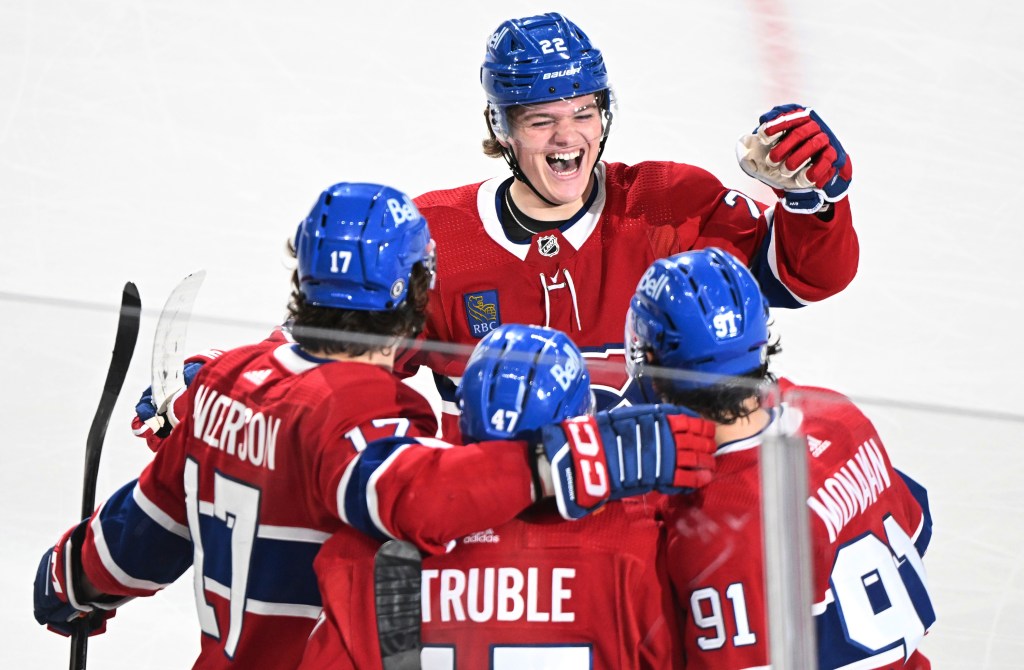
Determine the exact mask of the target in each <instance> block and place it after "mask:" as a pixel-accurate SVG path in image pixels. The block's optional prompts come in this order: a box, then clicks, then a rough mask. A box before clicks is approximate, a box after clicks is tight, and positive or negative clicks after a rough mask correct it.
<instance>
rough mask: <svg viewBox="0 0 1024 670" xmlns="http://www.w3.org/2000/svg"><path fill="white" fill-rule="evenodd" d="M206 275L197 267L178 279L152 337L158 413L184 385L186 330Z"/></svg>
mask: <svg viewBox="0 0 1024 670" xmlns="http://www.w3.org/2000/svg"><path fill="white" fill-rule="evenodd" d="M205 277H206V271H205V270H198V271H196V272H193V273H192V274H190V275H189V276H187V277H185V278H184V279H182V280H181V282H180V283H179V284H178V285H177V286H175V287H174V290H173V291H171V294H170V295H169V296H167V302H165V303H164V308H163V310H162V311H161V312H160V319H159V321H157V324H156V334H155V335H154V336H153V371H152V382H153V404H154V405H155V406H156V408H157V414H158V415H160V414H163V413H164V412H165V411H167V404H168V402H170V399H171V398H172V397H174V394H175V393H177V392H178V390H180V389H181V388H183V387H184V386H185V372H184V367H185V333H186V331H187V330H188V320H189V317H191V316H192V305H193V304H195V301H196V294H197V293H199V287H200V286H201V285H202V283H203V279H204V278H205Z"/></svg>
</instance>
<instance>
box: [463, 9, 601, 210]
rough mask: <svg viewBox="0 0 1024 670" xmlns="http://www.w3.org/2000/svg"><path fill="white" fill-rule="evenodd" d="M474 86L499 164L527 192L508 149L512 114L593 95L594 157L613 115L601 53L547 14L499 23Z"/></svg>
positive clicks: (573, 27) (568, 23) (569, 24)
mask: <svg viewBox="0 0 1024 670" xmlns="http://www.w3.org/2000/svg"><path fill="white" fill-rule="evenodd" d="M480 83H481V85H482V86H483V88H484V92H485V93H486V95H487V112H488V113H487V118H488V121H489V123H490V126H491V131H492V132H493V133H494V136H495V137H496V138H497V139H498V140H499V141H500V142H501V143H502V147H503V150H502V153H503V155H504V157H505V160H506V161H507V162H508V164H509V167H510V168H511V169H512V172H513V174H514V175H515V176H516V177H517V178H518V179H520V180H522V181H524V182H525V183H527V184H528V185H530V187H531V188H533V185H532V184H530V182H529V181H528V180H527V179H526V178H525V177H524V176H523V173H522V170H521V168H520V166H519V164H518V159H517V158H516V155H515V152H514V151H513V150H512V149H511V148H510V147H509V143H510V139H511V137H512V135H513V130H514V122H513V121H514V118H515V115H516V111H517V110H519V109H520V108H522V107H523V106H528V105H537V104H544V103H550V102H556V101H559V100H563V101H567V100H570V99H573V98H578V97H580V96H589V95H594V96H595V104H597V105H598V107H599V113H600V120H601V123H600V133H601V134H600V149H599V151H598V154H597V159H598V160H599V159H600V156H601V153H603V152H604V145H605V141H606V140H607V139H608V133H609V132H610V130H611V124H612V118H613V116H614V115H615V112H616V103H615V96H614V94H613V93H612V89H611V87H610V85H609V83H608V70H607V68H606V67H605V64H604V57H603V56H602V55H601V51H600V50H599V49H598V48H597V47H595V46H594V45H593V44H591V42H590V38H589V37H587V35H586V33H584V32H583V31H582V30H581V29H580V28H579V26H577V25H576V24H575V23H573V22H572V21H570V20H569V19H567V18H565V17H564V16H562V15H561V14H557V13H554V12H551V13H548V14H541V15H539V16H529V17H525V18H521V19H510V20H508V21H505V22H504V23H502V24H501V25H500V26H498V28H497V30H495V31H494V33H493V34H492V35H491V36H490V38H489V39H488V41H487V52H486V55H485V57H484V62H483V65H482V66H481V67H480ZM570 107H571V106H570ZM590 139H594V140H596V139H598V136H597V135H596V134H595V136H594V137H592V138H590ZM534 191H535V192H536V189H534ZM538 196H540V194H539V193H538ZM540 197H541V198H542V199H544V200H545V201H547V199H546V198H544V197H543V196H540ZM548 202H549V203H550V201H548ZM550 204H554V203H550Z"/></svg>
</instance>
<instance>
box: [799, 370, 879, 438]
mask: <svg viewBox="0 0 1024 670" xmlns="http://www.w3.org/2000/svg"><path fill="white" fill-rule="evenodd" d="M779 391H780V394H781V397H782V401H783V402H784V403H785V404H786V406H787V407H788V408H790V409H791V410H792V412H793V414H795V416H796V417H797V418H798V419H799V421H800V423H801V425H800V429H801V430H802V431H804V432H805V433H806V432H807V431H808V430H811V429H812V428H814V427H820V428H821V429H825V428H827V427H830V428H831V430H838V429H839V427H841V426H845V427H847V429H856V428H863V427H864V426H870V421H869V420H868V418H867V416H866V415H865V414H864V413H863V412H862V411H861V409H860V408H859V407H858V406H857V405H856V404H855V403H854V402H853V400H852V399H850V398H849V397H848V396H846V395H845V394H843V393H840V392H839V391H836V390H833V389H830V388H825V387H823V386H808V385H801V384H795V383H793V382H792V381H790V380H788V379H785V378H780V379H779ZM872 432H873V429H872Z"/></svg>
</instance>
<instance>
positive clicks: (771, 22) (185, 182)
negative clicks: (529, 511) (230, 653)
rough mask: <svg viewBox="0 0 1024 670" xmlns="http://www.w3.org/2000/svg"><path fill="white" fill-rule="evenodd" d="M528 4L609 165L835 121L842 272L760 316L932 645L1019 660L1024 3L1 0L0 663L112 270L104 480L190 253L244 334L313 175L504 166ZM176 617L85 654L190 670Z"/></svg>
mask: <svg viewBox="0 0 1024 670" xmlns="http://www.w3.org/2000/svg"><path fill="white" fill-rule="evenodd" d="M553 10H558V11H562V12H563V13H565V14H566V15H567V16H569V17H570V18H572V19H574V20H575V21H576V22H578V23H579V24H580V25H581V26H582V27H583V28H584V30H586V31H587V32H588V33H589V34H590V36H591V38H592V39H593V40H594V41H595V42H596V44H597V45H598V46H599V47H600V48H601V49H602V50H603V51H604V54H605V57H606V59H607V62H608V67H609V71H610V75H611V78H612V83H613V85H614V87H615V89H616V92H617V95H618V99H619V107H620V114H619V118H618V119H617V121H616V128H615V130H614V133H613V136H612V137H611V139H610V140H609V143H608V149H607V151H606V154H605V157H606V158H608V159H610V160H616V161H623V162H627V163H634V162H638V161H641V160H644V159H668V160H676V161H680V162H688V163H694V164H697V165H700V166H703V167H705V168H707V169H709V170H711V171H712V172H714V173H715V174H716V175H718V176H719V178H721V179H722V180H723V181H724V182H726V183H727V184H730V185H732V186H734V187H736V188H740V189H743V190H746V191H747V192H748V193H751V194H752V195H756V196H760V197H765V195H766V193H765V190H764V189H763V188H761V187H760V185H758V184H757V183H755V182H752V181H751V180H749V179H748V178H746V177H745V176H744V175H743V173H742V172H741V171H740V170H739V168H738V167H737V166H736V162H735V159H734V157H733V143H734V141H735V140H736V138H737V137H738V136H739V135H740V134H741V133H742V132H746V131H749V130H750V129H752V128H753V127H754V126H755V125H756V120H757V117H758V115H759V114H761V113H762V112H764V111H767V110H768V109H769V108H771V107H772V106H773V105H775V104H778V103H784V102H801V103H805V104H808V105H813V106H814V107H816V108H817V109H818V110H819V112H820V114H821V115H822V117H823V118H824V119H826V120H827V121H828V123H829V125H830V126H831V127H832V128H833V129H834V130H835V131H836V133H837V134H838V136H839V137H840V138H841V140H842V142H843V144H844V146H845V147H846V148H847V150H848V151H849V153H850V155H851V156H852V158H853V162H854V182H853V187H852V189H851V191H850V198H851V203H852V206H853V211H854V216H855V221H856V227H857V230H858V232H859V235H860V240H861V264H860V272H859V274H858V276H857V278H856V280H855V281H854V283H853V284H852V285H851V286H850V287H849V288H848V289H847V290H846V291H845V292H843V293H842V294H841V295H839V296H837V297H835V298H833V299H831V300H828V301H826V302H825V303H823V304H820V305H815V306H811V307H808V308H806V309H802V310H799V311H796V312H782V311H778V312H777V313H776V315H775V316H776V325H777V332H778V333H779V334H780V335H781V336H782V341H783V344H784V346H785V353H784V354H783V355H782V356H781V357H779V359H778V360H777V362H776V368H777V370H778V371H779V372H782V373H784V374H786V375H787V376H789V377H791V378H793V379H795V380H798V381H801V382H804V383H810V384H815V385H821V386H828V387H831V388H835V389H838V390H840V391H843V392H845V393H847V394H849V395H851V396H852V397H853V398H854V399H856V400H858V401H860V402H861V404H862V406H863V407H864V409H865V410H866V412H867V413H868V414H869V415H870V416H871V417H872V418H873V419H874V420H875V421H876V424H877V425H878V427H879V430H880V431H881V434H882V437H883V439H884V440H885V441H886V443H887V445H888V448H889V451H890V454H891V456H892V460H893V461H894V463H895V464H896V465H897V466H898V467H901V468H902V469H904V470H906V471H907V472H909V473H910V474H912V475H913V476H914V477H915V478H917V479H918V480H919V481H921V482H922V483H923V484H925V485H926V486H927V487H928V489H929V491H930V494H931V500H932V507H933V511H934V515H935V524H936V525H935V535H934V539H933V542H932V545H931V549H930V551H929V554H928V556H927V560H926V564H927V567H928V571H929V578H930V582H931V586H932V590H933V593H934V596H935V605H936V609H937V613H938V623H937V624H936V626H935V627H934V629H933V631H932V634H931V635H929V637H928V638H927V639H926V641H925V643H924V650H925V651H926V653H927V654H928V655H929V656H930V657H931V658H932V660H933V664H934V666H935V667H936V668H937V669H938V668H942V669H945V670H978V669H990V670H995V669H1001V668H1017V667H1021V666H1022V665H1024V660H1022V659H1024V486H1022V482H1021V480H1022V479H1024V456H1022V453H1024V452H1022V449H1024V445H1022V444H1021V443H1022V442H1024V410H1022V409H1021V405H1020V404H1019V403H1020V399H1019V398H1017V397H1016V396H1014V395H1013V394H1014V393H1016V391H1014V390H1013V389H1015V388H1017V384H1019V383H1021V382H1022V380H1024V363H1022V354H1021V350H1022V347H1024V338H1022V336H1021V332H1022V330H1024V314H1022V312H1024V308H1022V304H1024V301H1022V295H1024V280H1022V278H1021V277H1022V273H1021V271H1020V270H1019V269H1018V268H1017V267H1016V266H1017V263H1019V261H1020V258H1021V255H1022V252H1024V233H1022V232H1021V231H1022V229H1024V221H1022V220H1021V215H1020V214H1019V213H1018V211H1017V205H1018V204H1019V202H1018V201H1019V197H1020V195H1021V188H1020V185H1019V184H1020V182H1019V181H1018V180H1019V179H1020V175H1019V174H1018V173H1019V172H1020V169H1019V163H1020V161H1019V160H1018V159H1019V153H1020V149H1018V147H1017V143H1018V142H1020V141H1021V137H1022V130H1021V128H1022V109H1024V46H1022V39H1024V4H1022V3H1019V2H1009V1H1007V0H976V1H975V2H970V3H964V2H947V1H944V0H932V1H928V2H926V1H925V0H899V1H896V2H891V1H886V2H882V1H881V0H862V1H861V2H825V1H823V0H818V1H816V2H812V1H810V0H778V1H776V2H773V1H771V0H746V1H741V0H721V1H718V2H707V1H704V2H695V1H693V0H675V1H673V2H669V1H668V0H662V1H661V2H654V1H652V0H640V1H638V2H625V3H624V2H618V1H617V2H612V1H608V0H596V1H595V0H591V1H590V2H583V1H582V0H572V1H563V2H550V3H538V2H533V1H530V2H520V3H485V2H472V3H471V2H456V1H455V0H450V1H449V2H442V3H438V2H413V1H402V2H395V1H391V0H383V1H381V2H333V3H328V2H323V1H320V2H312V1H310V0H299V1H296V2H288V3H285V2H269V1H267V0H250V1H249V2H241V1H240V0H177V1H175V2H166V3H161V2H155V1H146V0H136V1H134V2H128V1H127V0H76V1H71V0H63V1H61V0H4V1H3V2H2V3H0V309H2V313H3V315H4V318H3V328H2V330H0V351H2V352H3V353H2V357H0V408H2V410H0V411H2V419H0V438H2V447H0V448H2V450H3V458H2V461H0V462H2V467H0V514H2V515H3V517H2V523H0V528H3V529H4V539H3V545H2V546H3V551H2V554H0V560H2V561H3V566H2V567H3V570H2V571H0V575H2V576H0V580H2V581H0V592H2V593H3V594H4V595H5V596H6V603H5V607H3V608H2V613H0V636H2V641H0V667H3V668H43V667H46V668H58V667H65V666H66V664H67V657H68V642H67V640H65V639H63V638H59V637H57V636H55V635H52V634H50V633H48V632H46V631H45V630H44V629H43V628H41V627H39V626H38V625H36V623H35V621H34V620H33V618H32V602H31V601H32V588H31V585H32V580H33V577H34V575H35V570H36V566H37V563H38V560H39V557H40V555H41V554H42V552H43V551H44V549H45V548H46V547H47V545H48V544H50V543H52V542H53V541H54V540H55V539H56V538H57V537H58V535H59V534H60V533H61V532H62V531H63V530H64V529H65V528H66V527H68V526H69V525H70V524H71V523H73V522H74V521H75V520H76V518H77V516H76V515H77V514H78V507H79V505H80V496H81V471H82V459H83V452H84V442H85V436H86V433H87V431H88V428H89V424H90V421H91V418H92V414H93V411H94V410H95V407H96V403H97V401H98V398H99V393H100V389H101V388H102V384H103V379H104V376H105V373H106V367H107V363H108V361H109V355H110V348H111V344H112V341H113V335H114V328H115V323H116V316H115V313H114V309H115V306H116V304H117V301H118V300H119V298H120V291H121V287H122V285H123V284H124V282H125V281H126V280H133V281H135V282H136V283H137V284H138V286H139V289H140V292H141V294H142V301H143V305H144V308H145V311H144V315H143V321H142V332H141V335H140V339H139V347H138V349H137V350H136V357H135V360H134V362H133V364H132V367H131V371H130V374H129V378H128V380H127V382H126V384H125V392H124V393H123V395H122V397H121V399H120V402H119V404H118V406H117V409H116V411H115V413H114V417H113V420H112V422H111V427H110V431H109V433H108V439H107V442H106V446H105V451H104V454H103V460H102V463H101V467H100V477H99V487H98V489H99V490H98V495H99V496H100V498H101V499H102V498H104V497H106V496H107V495H109V494H110V493H111V492H112V491H113V490H115V489H116V488H117V487H118V486H119V485H120V484H122V483H123V482H125V481H127V480H129V479H130V478H132V477H134V476H135V474H137V473H138V471H139V470H140V469H141V468H142V467H143V466H144V464H145V463H146V462H147V461H148V459H149V457H150V454H149V451H148V450H147V449H146V447H145V445H143V444H142V443H141V442H140V441H138V440H136V439H135V438H133V437H132V436H131V434H130V431H129V427H128V424H129V421H130V418H131V416H132V406H133V404H134V402H135V400H136V398H137V396H138V393H139V392H140V391H141V389H142V388H144V387H145V386H146V385H147V384H148V381H147V376H148V368H149V347H150V342H151V341H152V335H153V328H154V326H155V321H156V313H157V312H158V310H159V307H160V305H161V304H162V303H163V301H164V299H165V298H166V296H167V293H168V292H169V291H170V289H171V288H172V287H173V286H174V285H175V284H176V282H177V281H178V280H179V279H180V278H181V277H183V276H184V275H185V274H187V273H189V272H191V271H193V270H196V269H199V268H205V269H206V270H207V273H208V274H207V279H206V283H205V285H204V286H203V289H202V291H201V293H200V295H199V298H198V301H197V304H196V307H195V314H194V318H193V322H192V325H191V329H190V332H189V346H190V348H194V349H198V348H202V347H205V346H208V345H218V346H221V347H228V346H234V345H237V344H241V343H243V342H247V341H251V340H254V339H257V338H260V337H262V335H264V333H265V331H266V330H267V329H268V328H269V327H270V326H271V325H272V324H275V323H276V322H278V321H279V320H280V318H281V317H282V315H283V310H284V305H285V302H286V299H287V293H288V284H287V282H288V273H287V271H286V270H285V269H284V268H283V266H282V264H281V262H280V258H281V250H282V245H283V242H284V240H285V238H286V237H287V236H288V235H290V234H292V233H293V232H294V230H295V226H296V224H297V223H298V221H299V219H300V218H301V217H302V216H304V215H305V213H306V212H307V211H308V208H309V207H310V205H311V204H312V203H313V201H314V200H315V198H316V196H317V194H318V193H319V191H320V190H321V189H322V188H323V187H325V186H327V185H329V184H331V183H333V182H336V181H342V180H353V181H380V182H386V183H390V184H393V185H395V186H397V187H399V188H401V189H403V190H405V191H407V192H409V193H413V194H416V193H420V192H422V191H425V190H429V189H433V188H441V187H449V186H455V185H459V184H463V183H469V182H475V181H481V180H483V179H484V178H486V177H489V176H492V175H494V174H499V173H502V172H503V171H504V164H503V163H501V162H499V161H494V160H491V159H487V158H485V157H484V156H483V155H482V154H481V153H480V151H479V141H480V139H482V137H483V133H484V128H483V125H482V123H483V122H482V115H481V109H482V105H483V95H482V91H481V90H480V87H479V81H478V68H479V64H480V61H481V59H482V55H483V46H484V41H485V39H486V37H487V36H488V35H489V33H490V31H491V30H492V29H493V28H494V27H496V26H497V25H498V23H499V22H500V21H501V20H503V19H505V18H508V17H511V16H524V15H528V14H532V13H536V12H541V11H553ZM1015 166H1017V167H1015ZM622 253H629V250H628V249H623V250H622ZM1015 398H1016V399H1015ZM198 637H199V632H198V626H197V624H196V615H195V610H194V608H193V605H192V601H191V585H190V580H189V579H188V578H183V579H182V580H179V583H177V584H175V585H174V586H172V587H171V588H170V589H168V590H167V591H166V592H164V593H162V594H160V595H159V596H157V597H155V598H150V599H146V600H144V601H138V602H135V603H132V604H130V605H129V606H127V607H125V608H124V609H123V610H122V611H121V612H120V613H119V614H118V616H117V617H116V618H115V619H114V620H113V621H112V622H111V625H110V631H109V632H108V633H107V634H106V635H104V636H102V637H98V638H93V639H92V641H91V644H90V647H89V649H90V662H89V667H90V668H95V669H100V668H133V669H156V668H185V667H189V666H190V665H191V661H192V659H193V657H194V655H195V652H196V649H197V648H198Z"/></svg>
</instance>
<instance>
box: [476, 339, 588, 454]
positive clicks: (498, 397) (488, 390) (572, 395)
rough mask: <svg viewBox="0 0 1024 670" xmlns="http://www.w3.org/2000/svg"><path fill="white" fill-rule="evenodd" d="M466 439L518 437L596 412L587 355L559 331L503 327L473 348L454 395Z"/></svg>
mask: <svg viewBox="0 0 1024 670" xmlns="http://www.w3.org/2000/svg"><path fill="white" fill-rule="evenodd" d="M456 397H457V399H458V402H459V409H460V410H461V411H462V415H461V417H460V419H459V429H460V430H461V432H462V436H463V439H464V440H467V441H468V440H473V441H481V440H505V439H514V438H516V437H518V436H521V435H523V434H524V433H526V432H528V431H531V430H536V429H538V428H540V427H541V426H545V425H547V424H551V423H556V422H558V421H562V420H563V419H567V418H570V417H574V416H581V415H583V414H588V413H590V412H591V410H592V408H593V396H592V395H591V392H590V374H589V373H588V372H587V368H586V366H585V364H584V362H583V355H582V354H581V353H580V350H579V349H578V348H577V347H576V345H575V344H573V342H572V340H570V339H569V337H568V336H567V335H566V334H565V333H563V332H562V331H560V330H555V329H553V328H545V327H543V326H527V325H521V324H505V325H502V326H499V327H497V328H495V329H494V330H492V331H491V332H490V333H488V334H487V336H486V337H484V339H482V340H480V343H479V344H477V345H476V349H474V350H473V355H472V356H471V357H470V359H469V362H468V363H467V364H466V371H465V373H464V374H463V376H462V381H461V382H460V383H459V388H458V390H457V392H456Z"/></svg>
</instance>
